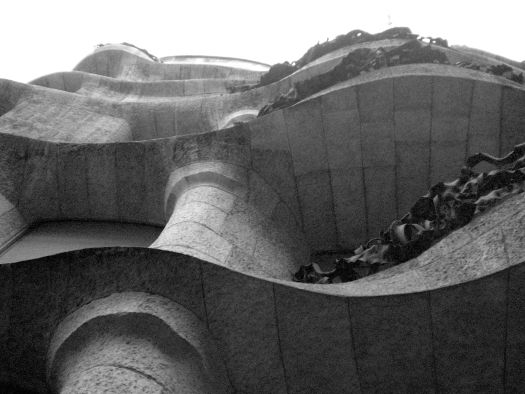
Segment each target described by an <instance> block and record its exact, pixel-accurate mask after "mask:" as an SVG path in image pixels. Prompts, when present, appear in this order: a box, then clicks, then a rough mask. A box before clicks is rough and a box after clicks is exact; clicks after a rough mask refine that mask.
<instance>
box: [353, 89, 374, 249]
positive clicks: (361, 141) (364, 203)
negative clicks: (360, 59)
mask: <svg viewBox="0 0 525 394" xmlns="http://www.w3.org/2000/svg"><path fill="white" fill-rule="evenodd" d="M360 90H361V89H360V88H359V86H356V87H355V97H356V100H355V101H356V105H357V116H358V118H359V120H358V121H359V150H360V152H361V179H362V184H363V196H364V198H363V205H364V208H365V225H366V229H365V236H366V238H365V239H369V238H370V234H369V233H370V231H369V222H368V198H367V195H366V178H365V164H364V159H363V127H362V125H361V104H360V99H359V96H360V95H359V92H360ZM361 241H363V240H361Z"/></svg>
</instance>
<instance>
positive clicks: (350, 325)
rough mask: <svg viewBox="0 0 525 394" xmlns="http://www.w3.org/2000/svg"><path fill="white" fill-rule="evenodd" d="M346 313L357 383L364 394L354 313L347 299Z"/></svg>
mask: <svg viewBox="0 0 525 394" xmlns="http://www.w3.org/2000/svg"><path fill="white" fill-rule="evenodd" d="M346 311H347V312H348V326H349V327H350V330H349V331H350V332H349V334H350V343H351V344H352V352H353V353H354V363H355V372H356V375H357V383H358V384H359V392H360V393H363V385H362V383H361V373H360V372H359V362H358V361H357V352H356V347H355V332H354V326H353V324H352V311H351V310H350V299H349V298H347V299H346Z"/></svg>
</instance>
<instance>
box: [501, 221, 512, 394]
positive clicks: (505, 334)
mask: <svg viewBox="0 0 525 394" xmlns="http://www.w3.org/2000/svg"><path fill="white" fill-rule="evenodd" d="M501 237H502V241H503V252H504V254H505V260H506V261H507V287H506V289H505V323H504V326H505V333H504V334H503V337H504V343H503V376H502V381H503V392H504V393H506V392H507V350H508V337H509V302H510V296H509V294H510V259H509V253H508V249H507V238H506V237H505V233H504V232H503V231H502V232H501Z"/></svg>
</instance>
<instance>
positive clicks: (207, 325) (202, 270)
mask: <svg viewBox="0 0 525 394" xmlns="http://www.w3.org/2000/svg"><path fill="white" fill-rule="evenodd" d="M199 260H200V259H199ZM199 272H200V277H201V278H200V279H201V291H202V303H203V305H204V317H205V318H206V328H207V329H208V330H209V329H210V322H209V321H208V307H207V306H206V292H205V291H204V268H203V266H202V261H199Z"/></svg>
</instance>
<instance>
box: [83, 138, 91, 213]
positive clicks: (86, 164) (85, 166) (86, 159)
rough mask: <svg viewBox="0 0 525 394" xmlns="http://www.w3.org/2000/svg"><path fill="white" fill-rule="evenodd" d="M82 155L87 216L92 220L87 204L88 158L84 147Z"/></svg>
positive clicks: (88, 204) (89, 207) (89, 206)
mask: <svg viewBox="0 0 525 394" xmlns="http://www.w3.org/2000/svg"><path fill="white" fill-rule="evenodd" d="M81 149H82V155H83V156H84V181H85V183H86V204H87V214H88V215H89V217H90V218H93V215H92V214H91V204H90V203H89V201H90V199H89V177H88V172H89V171H88V158H87V155H86V150H85V147H84V146H82V148H81Z"/></svg>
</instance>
